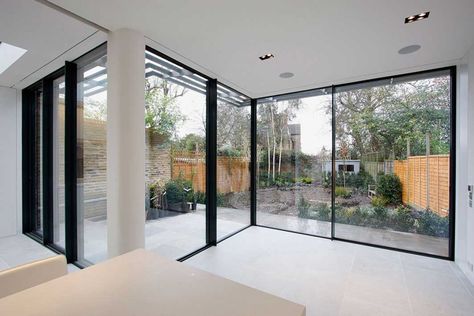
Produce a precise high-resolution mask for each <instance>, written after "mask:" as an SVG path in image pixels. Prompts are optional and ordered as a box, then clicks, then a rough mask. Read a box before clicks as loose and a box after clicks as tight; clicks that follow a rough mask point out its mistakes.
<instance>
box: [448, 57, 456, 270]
mask: <svg viewBox="0 0 474 316" xmlns="http://www.w3.org/2000/svg"><path fill="white" fill-rule="evenodd" d="M449 74H450V76H451V80H450V87H449V88H450V90H451V91H450V92H451V98H450V101H451V113H450V114H451V117H450V119H451V139H450V141H451V144H450V145H451V146H450V149H449V158H450V161H449V186H450V188H449V253H448V257H449V260H451V261H454V254H455V240H454V239H455V238H454V237H455V232H456V202H455V201H456V113H457V112H456V93H457V91H456V85H457V71H456V66H453V67H450V69H449Z"/></svg>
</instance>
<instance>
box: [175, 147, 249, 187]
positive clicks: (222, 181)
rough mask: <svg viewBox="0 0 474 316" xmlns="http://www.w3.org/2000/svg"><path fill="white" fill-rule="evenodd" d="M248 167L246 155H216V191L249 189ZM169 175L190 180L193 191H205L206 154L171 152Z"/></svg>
mask: <svg viewBox="0 0 474 316" xmlns="http://www.w3.org/2000/svg"><path fill="white" fill-rule="evenodd" d="M249 167H250V161H249V159H248V158H246V157H220V156H219V157H217V192H219V193H229V192H244V191H248V190H250V169H249ZM171 177H172V179H177V178H179V177H182V178H184V179H186V180H190V181H191V182H192V183H193V188H194V191H196V192H206V156H205V155H204V154H201V153H197V154H196V153H189V152H180V153H173V154H172V157H171Z"/></svg>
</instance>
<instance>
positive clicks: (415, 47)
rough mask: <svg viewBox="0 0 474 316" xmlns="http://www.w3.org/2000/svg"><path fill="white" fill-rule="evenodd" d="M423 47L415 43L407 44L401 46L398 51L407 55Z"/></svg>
mask: <svg viewBox="0 0 474 316" xmlns="http://www.w3.org/2000/svg"><path fill="white" fill-rule="evenodd" d="M420 48H421V46H420V45H418V44H414V45H408V46H405V47H403V48H401V49H400V50H399V51H398V53H399V54H400V55H406V54H411V53H414V52H416V51H417V50H419V49H420Z"/></svg>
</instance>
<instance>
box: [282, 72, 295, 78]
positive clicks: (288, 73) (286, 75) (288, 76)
mask: <svg viewBox="0 0 474 316" xmlns="http://www.w3.org/2000/svg"><path fill="white" fill-rule="evenodd" d="M294 76H295V74H294V73H292V72H282V73H281V74H280V78H283V79H288V78H291V77H294Z"/></svg>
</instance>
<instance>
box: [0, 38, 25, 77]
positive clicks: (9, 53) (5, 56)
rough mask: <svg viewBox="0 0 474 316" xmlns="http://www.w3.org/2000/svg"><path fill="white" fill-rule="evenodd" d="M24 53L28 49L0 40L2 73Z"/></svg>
mask: <svg viewBox="0 0 474 316" xmlns="http://www.w3.org/2000/svg"><path fill="white" fill-rule="evenodd" d="M24 53H26V49H23V48H20V47H16V46H13V45H10V44H7V43H4V42H0V74H2V73H3V72H4V71H5V70H7V68H8V67H10V66H11V65H13V63H15V61H17V60H18V59H19V58H20V57H21V56H23V54H24Z"/></svg>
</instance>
